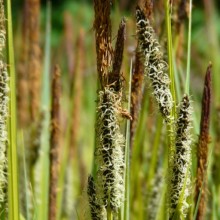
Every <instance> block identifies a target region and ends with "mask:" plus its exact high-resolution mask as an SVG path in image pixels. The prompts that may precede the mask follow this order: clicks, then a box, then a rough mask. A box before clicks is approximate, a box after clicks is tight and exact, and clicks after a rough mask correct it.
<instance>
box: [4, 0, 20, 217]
mask: <svg viewBox="0 0 220 220" xmlns="http://www.w3.org/2000/svg"><path fill="white" fill-rule="evenodd" d="M6 7H7V56H8V66H9V67H8V73H9V77H10V101H9V115H10V117H9V123H8V130H9V133H8V134H9V143H8V145H9V146H8V173H9V175H8V201H9V202H8V210H9V213H8V215H9V216H8V219H9V220H18V219H19V199H18V198H19V194H18V166H17V127H16V123H17V122H16V88H15V64H14V48H13V32H12V15H11V1H10V0H7V4H6Z"/></svg>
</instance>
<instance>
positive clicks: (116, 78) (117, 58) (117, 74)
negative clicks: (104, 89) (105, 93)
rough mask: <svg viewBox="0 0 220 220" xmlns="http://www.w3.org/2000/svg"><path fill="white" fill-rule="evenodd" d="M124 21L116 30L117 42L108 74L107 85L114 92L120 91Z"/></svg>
mask: <svg viewBox="0 0 220 220" xmlns="http://www.w3.org/2000/svg"><path fill="white" fill-rule="evenodd" d="M125 27H126V23H125V19H124V18H123V19H122V20H121V23H120V25H119V29H118V35H117V41H116V44H115V50H114V59H113V64H112V71H111V73H110V74H109V79H108V85H109V86H110V87H112V88H114V90H115V91H116V92H118V91H120V89H121V65H122V60H123V52H124V41H125V31H126V30H125Z"/></svg>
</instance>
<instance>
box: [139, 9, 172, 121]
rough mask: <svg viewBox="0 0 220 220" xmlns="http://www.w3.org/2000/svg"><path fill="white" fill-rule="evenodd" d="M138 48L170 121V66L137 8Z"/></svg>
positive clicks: (156, 96) (158, 102)
mask: <svg viewBox="0 0 220 220" xmlns="http://www.w3.org/2000/svg"><path fill="white" fill-rule="evenodd" d="M136 20H137V23H136V25H137V37H138V48H139V51H140V54H141V56H142V62H143V64H144V72H145V74H146V75H147V77H148V78H149V79H150V82H151V86H152V88H153V95H154V97H155V99H156V102H157V104H158V106H159V110H160V112H161V114H162V116H163V117H164V119H165V121H170V117H171V116H170V115H171V110H172V106H173V99H172V95H171V92H170V89H169V84H170V79H169V77H168V74H167V73H166V71H167V69H168V64H167V63H166V62H165V61H164V60H163V53H162V52H161V50H160V45H159V42H158V40H157V38H156V36H155V32H154V30H153V28H152V27H151V26H150V23H149V20H148V19H147V18H146V17H145V15H144V12H143V11H142V10H141V9H140V8H139V7H137V9H136Z"/></svg>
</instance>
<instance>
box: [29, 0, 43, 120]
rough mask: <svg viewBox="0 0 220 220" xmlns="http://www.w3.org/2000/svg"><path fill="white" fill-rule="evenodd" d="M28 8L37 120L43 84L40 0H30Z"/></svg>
mask: <svg viewBox="0 0 220 220" xmlns="http://www.w3.org/2000/svg"><path fill="white" fill-rule="evenodd" d="M28 9H29V10H28V15H29V17H28V19H29V22H28V23H29V30H28V33H29V53H28V55H29V61H28V74H29V91H30V115H31V120H32V121H35V120H36V119H37V117H38V114H39V106H40V85H41V48H40V24H39V21H40V0H29V1H28Z"/></svg>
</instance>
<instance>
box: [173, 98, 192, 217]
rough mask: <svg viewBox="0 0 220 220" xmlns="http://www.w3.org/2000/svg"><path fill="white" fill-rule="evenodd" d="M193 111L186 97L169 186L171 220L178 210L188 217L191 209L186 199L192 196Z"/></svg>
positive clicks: (180, 119)
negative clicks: (191, 131)
mask: <svg viewBox="0 0 220 220" xmlns="http://www.w3.org/2000/svg"><path fill="white" fill-rule="evenodd" d="M191 111H192V109H191V106H190V100H189V97H188V96H187V95H184V97H183V99H182V101H181V103H180V106H179V113H178V118H177V121H176V137H175V154H174V158H173V165H172V168H171V170H172V173H171V176H170V184H169V187H170V188H169V197H170V198H169V199H170V201H169V206H170V207H169V215H170V219H172V217H173V215H174V213H175V211H176V209H178V212H179V213H180V215H181V216H183V217H184V216H186V214H187V209H188V207H189V205H188V203H187V201H186V199H187V197H188V196H189V194H190V166H191V147H190V145H191V142H192V140H191V135H190V129H191Z"/></svg>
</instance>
